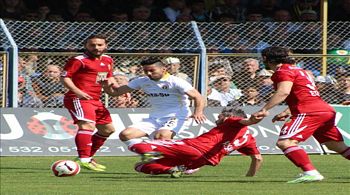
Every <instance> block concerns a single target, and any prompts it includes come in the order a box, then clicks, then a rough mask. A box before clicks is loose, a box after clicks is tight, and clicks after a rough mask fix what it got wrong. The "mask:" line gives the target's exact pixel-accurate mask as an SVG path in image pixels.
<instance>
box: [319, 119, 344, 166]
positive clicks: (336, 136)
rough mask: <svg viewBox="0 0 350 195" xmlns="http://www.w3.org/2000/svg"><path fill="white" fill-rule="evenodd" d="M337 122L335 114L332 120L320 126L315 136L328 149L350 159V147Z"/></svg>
mask: <svg viewBox="0 0 350 195" xmlns="http://www.w3.org/2000/svg"><path fill="white" fill-rule="evenodd" d="M334 124H335V114H333V117H330V120H329V121H328V122H327V123H325V125H324V126H322V127H320V128H319V129H318V130H317V131H316V132H315V133H314V137H315V138H316V139H317V141H318V142H320V143H322V144H324V145H326V146H327V148H328V149H330V150H333V151H335V152H337V153H339V154H341V155H342V156H343V157H344V158H346V159H348V160H350V147H349V146H347V145H346V144H345V143H344V139H343V136H342V134H341V133H340V131H339V129H338V128H337V127H336V126H335V125H334Z"/></svg>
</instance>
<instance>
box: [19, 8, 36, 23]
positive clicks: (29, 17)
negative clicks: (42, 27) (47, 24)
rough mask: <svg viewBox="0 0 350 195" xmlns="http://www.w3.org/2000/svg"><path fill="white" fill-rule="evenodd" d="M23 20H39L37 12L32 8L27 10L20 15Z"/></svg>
mask: <svg viewBox="0 0 350 195" xmlns="http://www.w3.org/2000/svg"><path fill="white" fill-rule="evenodd" d="M21 19H22V20H23V21H39V20H40V18H39V14H38V13H37V12H36V11H34V10H29V11H27V12H26V13H25V14H23V15H22V18H21Z"/></svg>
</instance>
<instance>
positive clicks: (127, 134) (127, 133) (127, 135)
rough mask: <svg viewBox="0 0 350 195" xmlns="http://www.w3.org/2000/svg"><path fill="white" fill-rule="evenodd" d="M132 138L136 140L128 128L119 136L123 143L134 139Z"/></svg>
mask: <svg viewBox="0 0 350 195" xmlns="http://www.w3.org/2000/svg"><path fill="white" fill-rule="evenodd" d="M132 138H134V136H133V132H132V131H131V130H130V129H128V128H126V129H124V130H123V131H121V132H120V134H119V139H120V140H121V141H127V140H129V139H132Z"/></svg>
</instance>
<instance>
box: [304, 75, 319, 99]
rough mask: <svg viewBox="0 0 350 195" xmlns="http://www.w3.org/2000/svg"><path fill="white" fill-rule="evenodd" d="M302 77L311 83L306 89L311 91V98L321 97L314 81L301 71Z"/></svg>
mask: <svg viewBox="0 0 350 195" xmlns="http://www.w3.org/2000/svg"><path fill="white" fill-rule="evenodd" d="M299 72H300V74H301V76H303V77H306V79H307V80H308V81H309V83H307V84H306V87H307V88H309V89H310V91H309V93H310V95H311V96H320V93H319V92H318V91H317V87H316V85H315V82H314V80H313V79H312V77H311V76H310V75H309V74H308V73H307V72H306V71H299Z"/></svg>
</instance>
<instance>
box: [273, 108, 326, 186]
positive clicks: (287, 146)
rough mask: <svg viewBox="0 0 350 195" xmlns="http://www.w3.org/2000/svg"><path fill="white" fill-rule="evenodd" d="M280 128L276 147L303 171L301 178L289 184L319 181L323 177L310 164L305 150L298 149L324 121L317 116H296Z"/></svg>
mask: <svg viewBox="0 0 350 195" xmlns="http://www.w3.org/2000/svg"><path fill="white" fill-rule="evenodd" d="M291 119H292V120H291V121H289V122H287V123H285V125H284V126H283V127H282V129H281V132H280V136H279V140H278V141H277V144H276V145H277V146H278V147H279V148H280V149H281V150H282V151H283V153H284V155H285V156H286V157H287V158H288V159H289V160H290V161H291V162H292V163H293V164H294V165H295V166H297V167H299V168H301V169H302V170H303V176H302V177H300V178H298V179H296V180H292V181H290V182H289V183H303V182H313V181H320V180H322V179H323V178H324V177H323V176H322V175H321V174H320V173H319V172H318V171H317V169H316V168H315V167H314V165H313V164H312V162H311V160H310V158H309V156H308V155H307V153H306V152H305V150H304V149H303V148H301V147H299V145H298V144H299V142H301V141H305V140H306V139H308V138H309V137H310V136H311V135H312V134H313V133H314V132H315V131H316V130H317V129H318V128H319V127H320V125H321V124H322V123H323V122H324V121H325V119H321V117H319V115H306V114H298V116H296V117H295V116H293V117H292V118H291Z"/></svg>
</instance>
